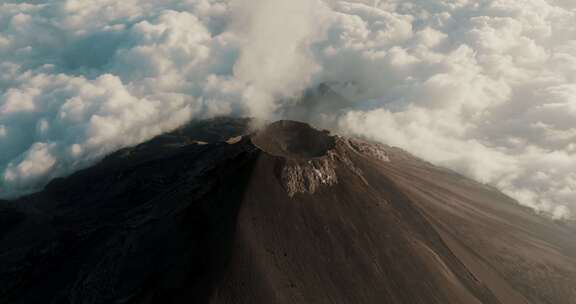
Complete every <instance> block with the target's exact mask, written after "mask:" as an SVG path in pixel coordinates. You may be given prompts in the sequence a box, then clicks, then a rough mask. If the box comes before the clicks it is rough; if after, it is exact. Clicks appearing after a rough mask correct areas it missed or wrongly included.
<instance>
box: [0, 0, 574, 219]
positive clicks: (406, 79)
mask: <svg viewBox="0 0 576 304" xmlns="http://www.w3.org/2000/svg"><path fill="white" fill-rule="evenodd" d="M574 20H576V7H575V6H574V4H573V3H572V1H563V0H522V1H518V0H480V1H478V0H459V1H440V0H410V1H400V0H389V1H378V0H376V1H374V0H357V1H353V0H347V1H333V0H294V1H283V0H268V1H264V0H229V1H226V0H220V1H218V0H186V1H176V0H144V1H136V0H127V1H112V0H109V1H108V0H104V1H98V4H97V5H96V4H95V3H94V2H93V1H84V0H65V1H42V2H40V1H30V2H28V3H25V2H24V1H12V2H6V1H5V2H4V3H3V4H0V146H1V147H2V149H0V176H1V177H0V197H15V196H18V195H21V194H24V193H29V192H32V191H35V190H38V189H40V188H41V187H42V186H44V185H45V184H46V183H47V182H48V181H49V180H51V179H52V178H54V177H57V176H64V175H67V174H70V173H72V172H74V171H76V170H78V169H80V168H83V167H86V166H89V165H91V164H93V163H94V162H96V161H98V160H99V159H101V158H102V157H103V156H105V155H107V154H109V153H111V152H113V151H115V150H117V149H120V148H122V147H125V146H130V145H134V144H137V143H139V142H142V141H145V140H147V139H149V138H151V137H153V136H155V135H157V134H161V133H163V132H167V131H170V130H172V129H174V128H176V127H178V126H180V125H182V124H183V123H185V122H186V121H188V120H190V119H200V118H207V117H212V116H217V115H238V116H244V115H249V116H255V117H260V118H267V119H277V118H283V117H293V118H299V119H303V120H307V121H309V122H312V123H314V124H317V125H321V126H322V127H326V128H332V129H337V130H338V131H340V132H343V133H347V134H352V135H358V136H364V137H368V138H371V139H373V140H378V141H382V142H386V143H389V144H392V145H396V146H399V147H402V148H404V149H407V150H408V151H411V152H412V153H414V154H416V155H418V156H420V157H422V158H425V159H427V160H430V161H433V162H435V163H437V164H440V165H443V166H446V167H449V168H452V169H454V170H457V171H459V172H461V173H463V174H466V175H468V176H470V177H472V178H475V179H477V180H479V181H482V182H485V183H490V184H492V185H494V186H496V187H498V188H500V189H501V190H503V191H504V192H505V193H507V194H509V195H511V196H513V197H515V198H517V199H518V200H519V201H520V203H522V204H525V205H528V206H531V207H533V208H534V209H535V210H537V211H538V212H543V213H546V214H550V215H552V216H554V217H556V218H565V217H568V216H569V214H570V213H575V212H576V202H575V201H576V176H575V174H574V173H573V172H576V155H575V154H576V144H574V143H575V142H576V141H575V139H576V86H575V85H574V84H575V83H576V25H575V23H574ZM321 84H328V85H329V86H330V87H331V88H332V89H333V90H335V91H337V92H338V93H339V94H340V95H342V96H344V97H345V98H340V97H338V96H337V95H331V96H328V97H326V96H321V94H320V95H314V94H312V93H310V91H306V90H307V89H310V88H315V87H317V86H319V85H321ZM304 91H306V92H308V93H306V96H305V98H299V96H301V94H302V93H303V92H304Z"/></svg>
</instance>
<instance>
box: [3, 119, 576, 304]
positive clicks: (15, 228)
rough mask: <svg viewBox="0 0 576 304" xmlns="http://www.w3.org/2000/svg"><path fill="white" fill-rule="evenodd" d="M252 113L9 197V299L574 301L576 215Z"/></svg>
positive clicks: (192, 129) (386, 150)
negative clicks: (559, 215)
mask: <svg viewBox="0 0 576 304" xmlns="http://www.w3.org/2000/svg"><path fill="white" fill-rule="evenodd" d="M248 124H249V121H248V120H233V119H218V120H213V121H210V122H201V123H195V124H192V125H190V126H187V127H185V128H182V129H180V130H178V131H175V132H173V133H171V134H166V135H163V136H160V137H158V138H155V139H153V140H151V141H150V142H148V143H145V144H142V145H139V146H136V147H133V148H129V149H124V150H122V151H119V152H117V153H115V154H113V155H111V156H109V157H107V158H106V159H104V160H103V161H102V162H101V163H99V164H98V165H96V166H94V167H92V168H89V169H87V170H83V171H81V172H78V173H76V174H74V175H72V176H70V177H68V178H64V179H58V180H55V181H53V182H52V183H51V184H50V185H48V186H47V187H46V189H45V190H44V191H42V192H40V193H37V194H34V195H30V196H27V197H23V198H21V199H19V200H16V201H11V202H6V201H0V303H27V304H28V303H43V304H44V303H266V304H268V303H458V304H461V303H506V304H508V303H555V304H556V303H557V304H563V303H566V304H568V303H574V302H573V300H574V299H575V298H576V244H575V243H576V242H574V240H573V235H574V232H576V230H575V229H574V228H573V227H571V226H570V225H567V224H562V223H557V222H554V221H551V220H548V219H546V218H543V217H539V216H536V215H534V214H533V213H532V212H531V211H530V210H527V209H525V208H522V207H520V206H518V205H517V204H516V203H515V202H513V201H512V200H510V199H509V198H507V197H506V196H504V195H502V194H500V193H498V192H496V191H494V190H493V189H491V188H489V187H485V186H483V185H481V184H477V183H475V182H472V181H470V180H467V179H465V178H463V177H461V176H459V175H457V174H454V173H452V172H450V171H448V170H445V169H440V168H436V167H434V166H432V165H430V164H428V163H425V162H422V161H419V160H417V159H416V158H414V157H412V156H410V155H409V154H407V153H405V152H403V151H401V150H399V149H395V148H391V147H387V146H384V145H376V144H372V143H367V142H363V141H359V140H352V139H347V138H342V137H339V136H332V135H330V134H328V133H327V132H324V131H319V130H315V129H313V128H311V127H309V126H308V125H305V124H302V123H297V122H292V121H281V122H277V123H274V124H272V125H270V126H269V127H267V128H265V129H264V130H261V131H259V132H257V133H256V134H253V135H245V136H242V137H236V136H239V135H243V134H245V133H247V130H248ZM230 137H236V138H234V140H228V141H227V139H228V138H230Z"/></svg>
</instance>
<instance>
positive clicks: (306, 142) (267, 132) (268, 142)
mask: <svg viewBox="0 0 576 304" xmlns="http://www.w3.org/2000/svg"><path fill="white" fill-rule="evenodd" d="M335 142H336V141H335V139H334V137H333V136H330V133H329V132H328V131H320V130H317V129H314V128H312V127H311V126H310V125H308V124H305V123H302V122H297V121H291V120H281V121H277V122H275V123H272V124H270V125H268V126H267V127H265V128H264V129H262V130H260V131H258V132H257V133H256V134H255V135H254V136H253V137H252V143H253V144H254V145H256V146H257V147H258V148H260V149H261V150H263V151H264V152H267V153H269V154H272V155H275V156H280V157H285V158H295V159H306V158H317V157H321V156H324V155H326V154H327V153H328V151H329V150H331V149H333V148H334V146H335Z"/></svg>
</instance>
